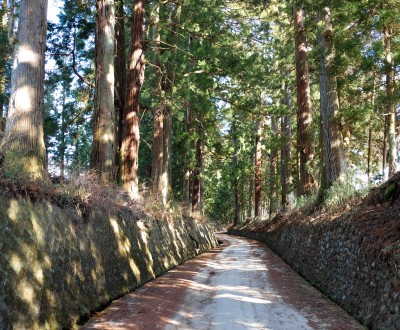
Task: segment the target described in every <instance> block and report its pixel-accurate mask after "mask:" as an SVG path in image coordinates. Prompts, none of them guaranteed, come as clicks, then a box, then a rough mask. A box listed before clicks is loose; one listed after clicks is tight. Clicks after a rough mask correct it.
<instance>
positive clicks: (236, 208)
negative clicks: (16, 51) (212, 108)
mask: <svg viewBox="0 0 400 330" xmlns="http://www.w3.org/2000/svg"><path fill="white" fill-rule="evenodd" d="M236 121H237V119H236V118H235V117H234V118H233V122H232V144H233V155H232V174H233V194H234V196H233V224H234V225H237V224H238V223H239V222H240V197H239V179H238V176H239V173H238V171H239V168H238V152H239V146H238V138H237V127H236V125H237V124H236Z"/></svg>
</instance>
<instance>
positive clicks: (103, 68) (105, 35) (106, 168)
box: [90, 0, 115, 182]
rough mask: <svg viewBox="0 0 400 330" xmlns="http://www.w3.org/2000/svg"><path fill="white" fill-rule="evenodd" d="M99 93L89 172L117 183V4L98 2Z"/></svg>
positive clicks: (97, 83) (95, 105)
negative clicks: (115, 75)
mask: <svg viewBox="0 0 400 330" xmlns="http://www.w3.org/2000/svg"><path fill="white" fill-rule="evenodd" d="M96 9H97V26H96V91H95V98H94V126H93V145H92V154H91V157H90V168H91V169H93V170H95V171H96V172H97V174H98V175H99V178H100V179H101V181H103V182H112V181H114V179H115V150H114V148H115V108H114V88H115V86H114V45H115V32H114V26H115V7H114V0H97V2H96Z"/></svg>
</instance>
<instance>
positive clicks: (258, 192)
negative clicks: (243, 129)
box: [254, 120, 264, 217]
mask: <svg viewBox="0 0 400 330" xmlns="http://www.w3.org/2000/svg"><path fill="white" fill-rule="evenodd" d="M263 128H264V123H263V121H262V120H259V121H257V128H256V131H257V136H256V157H255V170H254V182H255V197H254V216H255V217H259V216H261V203H262V177H261V175H262V135H263Z"/></svg>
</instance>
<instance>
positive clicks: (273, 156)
mask: <svg viewBox="0 0 400 330" xmlns="http://www.w3.org/2000/svg"><path fill="white" fill-rule="evenodd" d="M271 129H272V134H273V135H274V136H278V134H279V132H278V121H277V119H276V117H275V116H272V117H271ZM269 161H270V162H269V180H268V181H269V185H268V186H269V187H268V190H269V201H270V203H269V216H270V217H272V216H273V215H275V214H276V213H277V211H278V200H277V191H278V184H277V174H278V148H277V146H276V145H275V144H272V145H271V150H270V157H269Z"/></svg>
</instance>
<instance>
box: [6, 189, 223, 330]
mask: <svg viewBox="0 0 400 330" xmlns="http://www.w3.org/2000/svg"><path fill="white" fill-rule="evenodd" d="M216 243H217V242H216V239H215V237H214V234H213V231H212V229H211V228H209V227H208V226H207V225H205V224H201V223H198V222H195V221H193V220H191V219H185V220H183V219H182V218H179V217H178V218H175V219H155V218H153V217H150V216H148V215H145V214H144V213H143V212H142V213H138V214H137V215H133V214H132V213H130V214H129V213H124V212H121V213H120V214H107V213H104V212H101V213H100V212H97V213H96V212H92V214H90V215H89V216H88V215H85V216H84V217H83V216H82V215H81V214H80V212H79V211H77V210H75V209H73V208H68V209H60V208H59V207H57V206H54V205H52V204H50V203H32V202H31V201H29V200H26V199H18V200H17V199H12V198H7V197H4V196H0V329H61V328H72V327H74V326H75V325H76V323H77V322H78V321H79V320H80V319H81V318H82V317H85V316H87V315H88V314H89V313H90V312H92V311H94V310H97V309H99V308H100V307H101V306H104V305H105V304H107V303H109V302H110V301H112V300H113V299H115V298H118V297H120V296H121V295H123V294H125V293H127V292H128V291H130V290H132V289H134V288H136V287H138V286H139V285H141V284H144V283H145V282H147V281H149V280H151V279H153V278H154V277H156V276H158V275H160V274H162V273H164V272H165V271H167V270H169V269H171V268H173V267H175V266H176V265H178V264H180V263H182V262H183V261H185V260H187V259H189V258H191V257H193V256H195V255H197V254H199V253H201V252H204V251H206V250H208V249H210V248H212V247H214V246H215V245H216Z"/></svg>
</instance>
